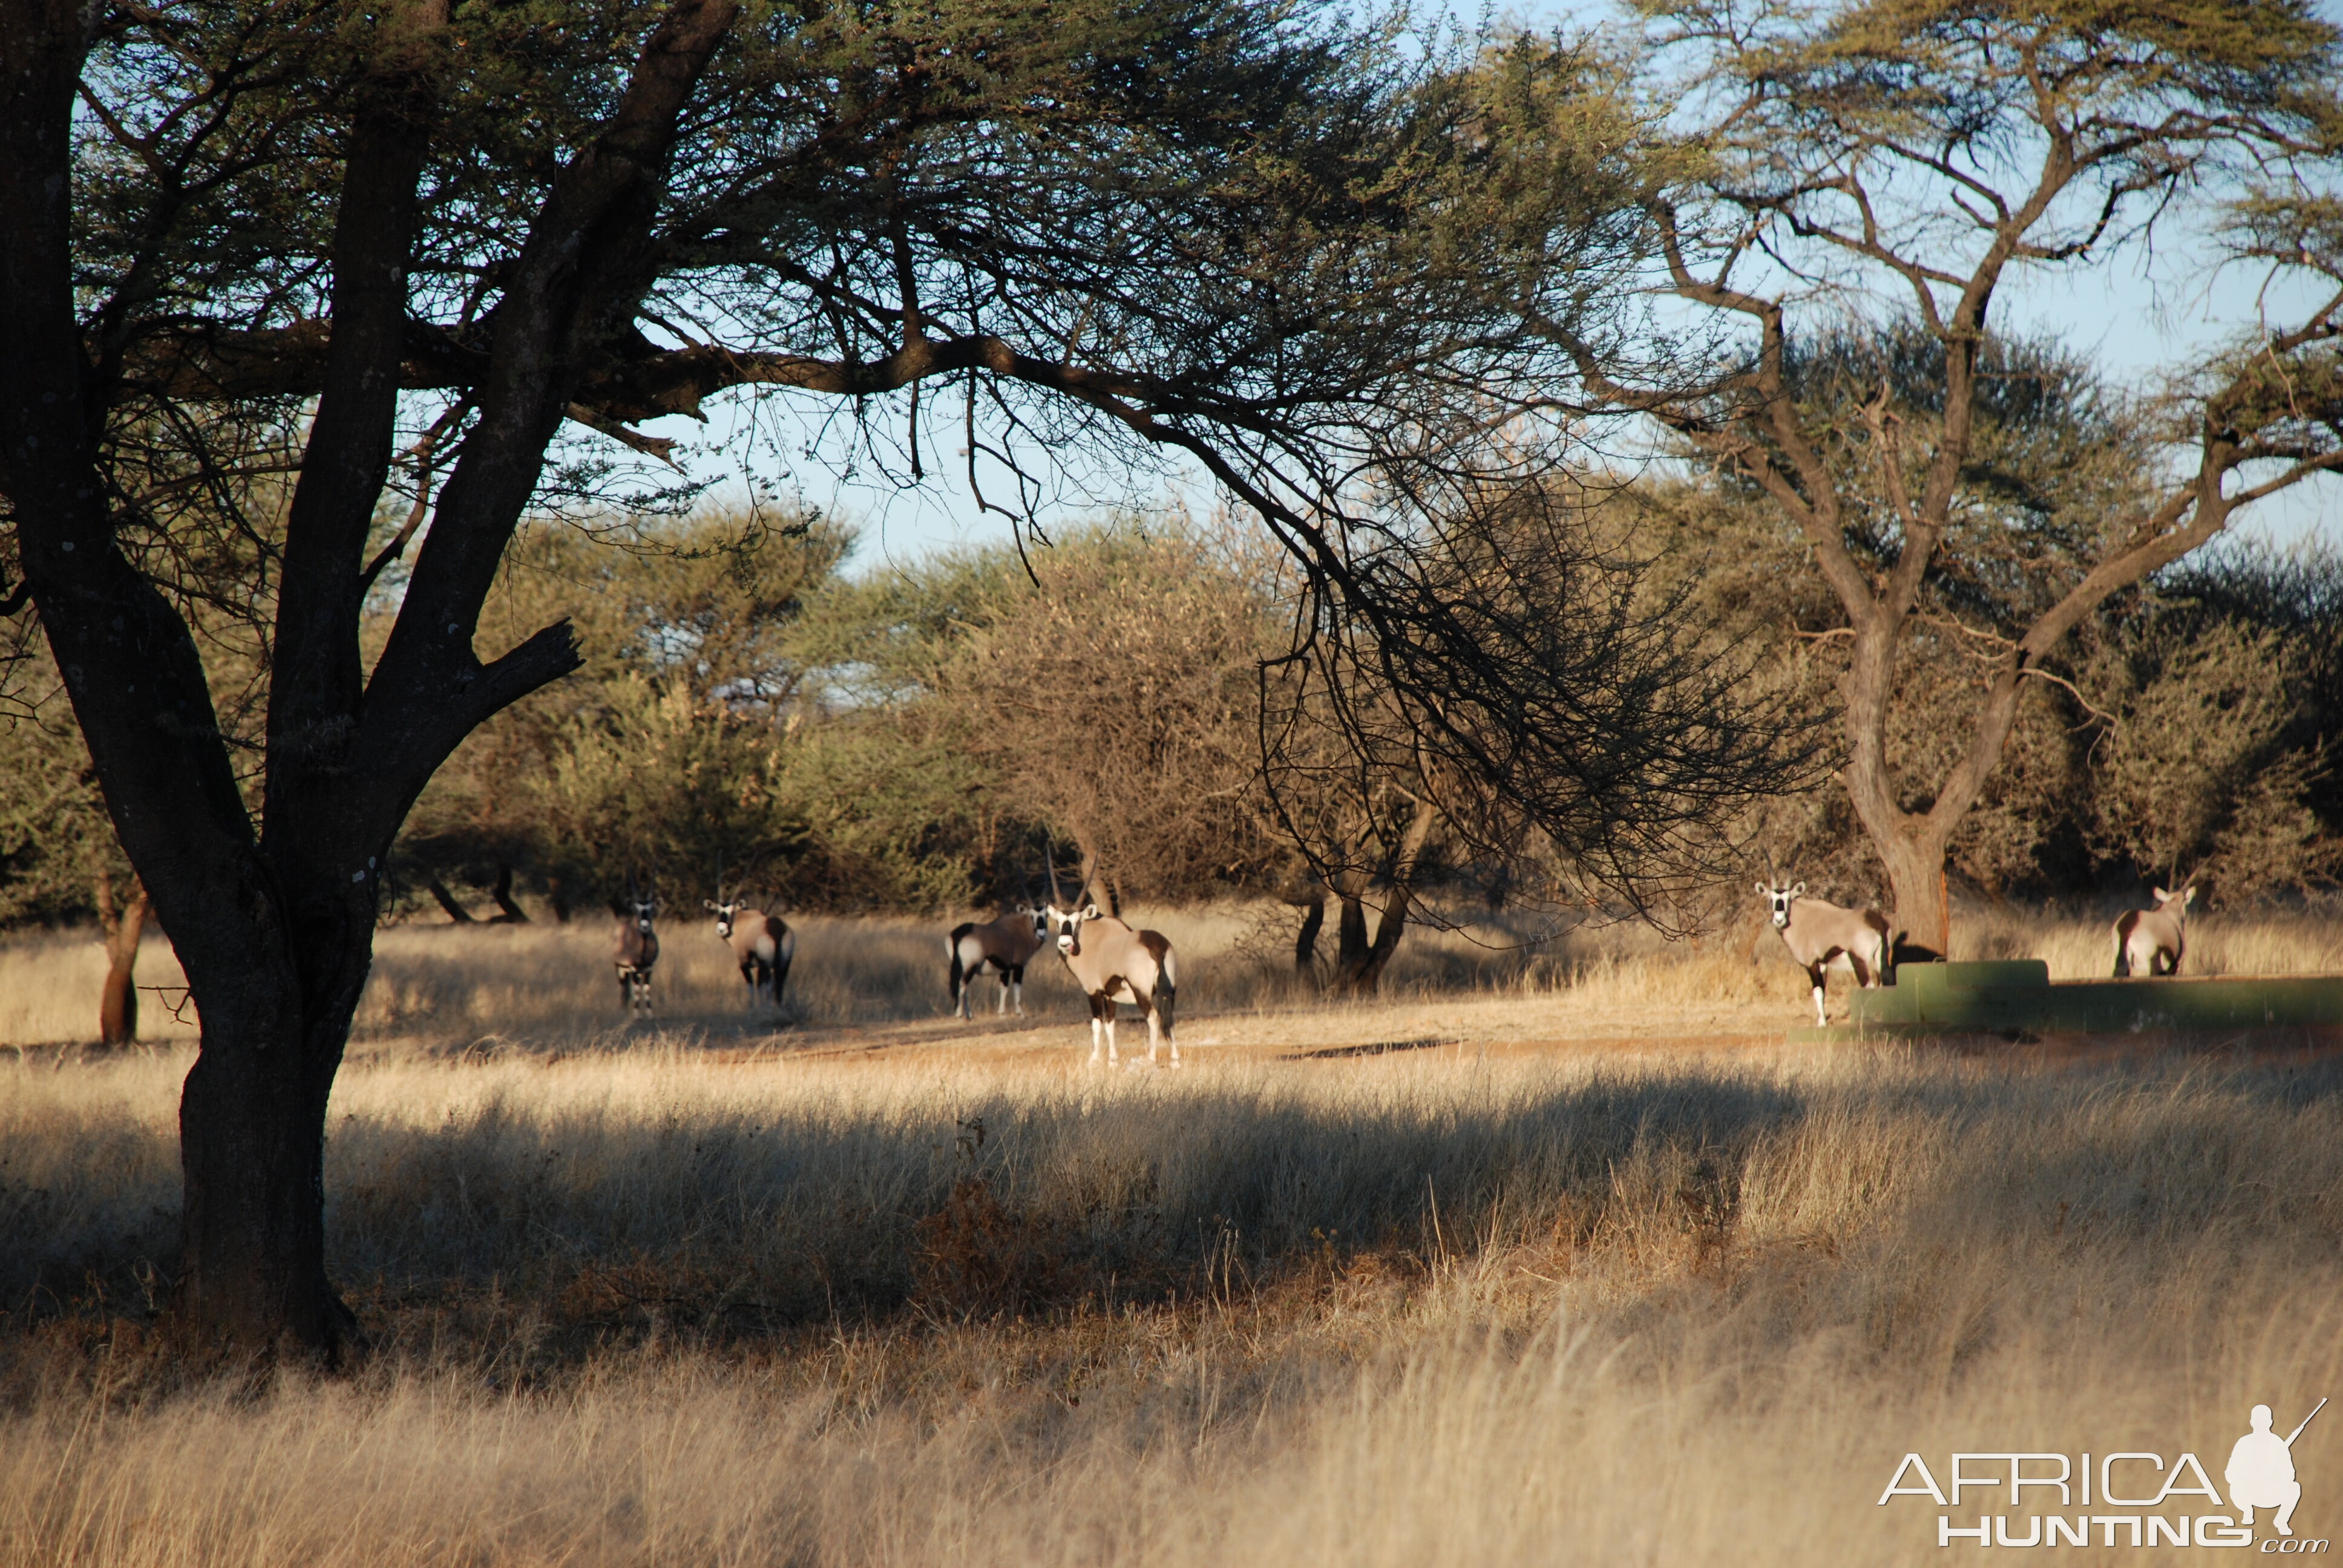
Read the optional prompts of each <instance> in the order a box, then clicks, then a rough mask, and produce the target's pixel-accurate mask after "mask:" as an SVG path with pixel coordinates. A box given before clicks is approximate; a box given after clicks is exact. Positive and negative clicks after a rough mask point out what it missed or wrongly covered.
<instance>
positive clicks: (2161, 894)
mask: <svg viewBox="0 0 2343 1568" xmlns="http://www.w3.org/2000/svg"><path fill="white" fill-rule="evenodd" d="M2156 901H2157V903H2159V904H2168V903H2170V902H2171V901H2172V895H2171V894H2170V893H2167V892H2166V891H2165V890H2163V889H2162V888H2158V889H2157V890H2156Z"/></svg>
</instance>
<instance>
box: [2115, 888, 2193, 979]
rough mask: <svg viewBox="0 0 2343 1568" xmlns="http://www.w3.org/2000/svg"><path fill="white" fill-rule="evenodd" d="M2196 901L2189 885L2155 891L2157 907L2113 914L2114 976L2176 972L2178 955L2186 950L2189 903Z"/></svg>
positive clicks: (2125, 976) (2178, 967)
mask: <svg viewBox="0 0 2343 1568" xmlns="http://www.w3.org/2000/svg"><path fill="white" fill-rule="evenodd" d="M2196 901H2197V890H2196V888H2195V887H2194V886H2193V885H2192V886H2189V887H2186V888H2183V889H2181V890H2179V891H2178V892H2177V893H2167V892H2166V891H2165V890H2163V889H2162V888H2158V889H2157V890H2156V908H2154V909H2152V910H2125V911H2124V912H2123V913H2122V914H2120V915H2117V917H2116V979H2117V980H2127V979H2129V978H2130V977H2131V976H2133V975H2137V974H2149V975H2177V974H2178V973H2179V972H2180V955H2181V954H2182V953H2183V952H2185V951H2186V950H2187V939H2188V906H2189V905H2191V904H2193V903H2195V902H2196Z"/></svg>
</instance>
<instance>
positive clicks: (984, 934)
mask: <svg viewBox="0 0 2343 1568" xmlns="http://www.w3.org/2000/svg"><path fill="white" fill-rule="evenodd" d="M1048 940H1050V938H1049V932H1048V930H1046V929H1045V926H1044V917H1043V915H1042V913H1041V910H1037V909H1035V908H1034V907H1033V906H1032V905H1031V904H1020V905H1018V906H1017V908H1016V909H1015V910H1012V911H1011V912H1010V913H1008V914H1005V915H1003V916H1001V918H1000V919H999V920H987V921H985V922H984V923H983V924H982V925H978V924H977V923H976V922H975V921H973V920H971V921H969V922H968V923H966V924H964V925H958V926H954V927H953V928H952V933H951V936H950V938H949V939H947V940H946V943H945V945H946V946H947V947H948V948H949V949H950V952H951V999H952V1010H953V1011H954V1012H957V1013H958V1014H960V1017H962V1018H964V1019H967V1020H970V1021H971V1022H973V1021H974V1020H975V1018H976V1013H975V1011H974V1010H973V1009H972V1008H971V1006H970V1002H969V1000H968V989H969V987H970V986H972V985H974V984H975V983H976V979H977V977H978V976H979V975H980V974H982V973H983V972H984V971H985V970H986V969H987V968H990V969H991V970H992V971H993V972H994V973H995V974H997V975H998V976H999V977H1000V979H1001V1005H1000V1006H998V1007H996V1008H994V1009H993V1012H994V1013H995V1014H1004V1013H1006V1012H1007V1011H1008V1010H1009V1008H1010V1004H1011V1001H1014V1002H1015V1004H1016V1007H1017V1016H1018V1017H1019V1018H1023V1017H1024V1016H1025V966H1026V964H1027V963H1029V962H1031V960H1032V957H1033V955H1034V954H1035V953H1038V952H1040V951H1041V945H1042V944H1043V943H1044V942H1046V941H1048Z"/></svg>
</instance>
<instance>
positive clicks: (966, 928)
mask: <svg viewBox="0 0 2343 1568" xmlns="http://www.w3.org/2000/svg"><path fill="white" fill-rule="evenodd" d="M933 929H934V928H932V927H930V930H933ZM972 930H976V925H975V922H973V921H970V922H969V923H968V924H966V925H959V926H954V927H953V928H952V934H951V936H950V938H949V939H947V940H949V942H950V947H951V999H952V1005H953V1006H955V1007H957V1006H959V1005H960V981H961V980H966V979H967V978H968V970H965V969H962V968H961V967H960V940H961V939H962V938H964V937H966V936H967V935H968V933H969V932H970V931H972Z"/></svg>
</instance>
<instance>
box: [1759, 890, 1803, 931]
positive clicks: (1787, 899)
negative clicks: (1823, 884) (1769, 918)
mask: <svg viewBox="0 0 2343 1568" xmlns="http://www.w3.org/2000/svg"><path fill="white" fill-rule="evenodd" d="M1757 890H1758V891H1759V892H1761V893H1763V894H1765V897H1766V898H1768V899H1769V900H1773V905H1774V929H1775V930H1777V931H1778V930H1784V929H1785V928H1786V927H1787V926H1788V925H1789V923H1790V904H1791V901H1792V900H1796V899H1803V898H1805V896H1806V885H1805V883H1804V882H1800V883H1798V884H1797V885H1796V886H1795V887H1790V888H1773V887H1768V886H1766V885H1765V883H1763V882H1760V883H1758V884H1757Z"/></svg>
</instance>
